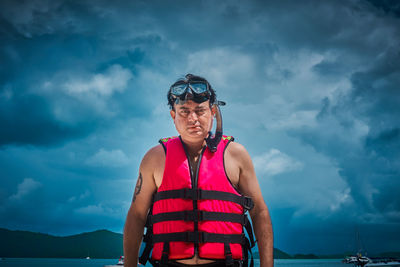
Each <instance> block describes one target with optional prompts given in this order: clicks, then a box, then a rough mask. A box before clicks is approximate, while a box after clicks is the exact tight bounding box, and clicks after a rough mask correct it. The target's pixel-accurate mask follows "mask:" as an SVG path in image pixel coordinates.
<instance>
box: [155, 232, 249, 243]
mask: <svg viewBox="0 0 400 267" xmlns="http://www.w3.org/2000/svg"><path fill="white" fill-rule="evenodd" d="M245 240H246V237H245V235H244V234H229V235H228V234H214V233H206V232H199V233H195V232H179V233H168V234H154V235H153V236H152V241H153V243H159V242H174V241H178V242H179V241H182V242H190V243H227V242H228V243H239V244H245Z"/></svg>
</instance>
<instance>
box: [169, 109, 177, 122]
mask: <svg viewBox="0 0 400 267" xmlns="http://www.w3.org/2000/svg"><path fill="white" fill-rule="evenodd" d="M169 114H171V118H172V119H173V120H174V121H175V116H176V112H175V110H173V109H171V110H170V111H169Z"/></svg>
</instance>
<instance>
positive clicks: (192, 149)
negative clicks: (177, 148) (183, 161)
mask: <svg viewBox="0 0 400 267" xmlns="http://www.w3.org/2000/svg"><path fill="white" fill-rule="evenodd" d="M182 141H183V143H185V146H186V150H187V152H188V154H189V156H192V157H196V156H198V155H200V153H201V150H202V149H203V147H204V146H205V144H206V142H205V141H204V140H199V141H197V142H196V141H195V142H193V141H188V140H183V139H182Z"/></svg>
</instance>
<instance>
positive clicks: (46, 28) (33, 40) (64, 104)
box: [0, 1, 157, 146]
mask: <svg viewBox="0 0 400 267" xmlns="http://www.w3.org/2000/svg"><path fill="white" fill-rule="evenodd" d="M2 7H3V8H1V10H2V12H1V13H0V14H1V19H0V27H1V33H2V38H1V39H0V59H1V62H2V64H1V66H0V104H1V115H0V125H1V127H2V128H4V131H2V132H1V134H0V146H2V145H7V144H32V145H55V144H60V143H64V142H66V141H68V140H72V139H75V138H79V137H83V136H86V135H88V134H89V133H91V132H93V131H95V130H96V129H97V128H98V127H99V124H100V123H99V120H100V119H101V120H103V122H102V125H103V127H104V125H106V124H110V123H113V121H112V120H111V119H112V118H110V117H109V116H108V117H104V114H98V113H96V112H94V111H93V106H92V107H91V106H90V105H88V103H87V102H86V103H85V102H83V103H82V101H83V100H82V99H83V97H85V98H87V97H88V96H83V97H81V98H80V99H77V96H76V95H75V96H71V95H70V94H68V92H65V91H66V89H65V87H66V84H67V83H68V82H70V83H72V84H75V85H76V84H77V82H74V81H76V80H77V79H78V80H79V79H80V80H82V81H83V80H85V79H90V78H91V77H93V78H92V79H96V76H94V75H95V74H100V75H102V74H104V72H107V69H108V68H110V66H121V67H122V70H123V71H125V70H126V71H129V72H131V73H135V72H136V68H137V66H138V64H139V63H140V62H142V61H143V60H144V59H145V52H144V51H143V50H142V49H141V48H140V47H136V46H138V45H144V44H145V45H152V43H154V42H155V41H154V38H157V37H151V36H150V38H148V37H145V36H143V37H139V38H134V39H133V40H132V41H131V40H130V43H129V45H128V44H127V45H126V46H125V47H123V46H122V48H121V49H118V50H117V51H115V49H114V47H113V46H114V45H115V41H114V42H113V41H112V40H111V39H110V38H107V37H106V36H101V35H99V34H96V33H95V32H94V31H95V29H96V27H97V26H96V25H95V23H97V22H98V23H103V24H104V27H106V25H107V23H105V22H103V20H102V19H101V16H100V15H99V14H98V13H96V12H95V11H93V10H92V9H90V10H89V8H86V7H84V6H80V5H78V4H71V3H62V2H49V3H43V2H42V1H39V2H37V3H36V4H35V3H31V2H26V3H25V2H12V1H10V2H7V1H5V2H2ZM90 12H93V13H90ZM91 15H93V18H92V17H91ZM88 18H91V19H90V20H89V19H88ZM83 32H85V33H86V34H84V35H82V33H83ZM78 33H79V34H78ZM104 38H106V40H104ZM108 39H110V40H108ZM130 47H131V48H130ZM92 73H94V74H92ZM106 78H107V77H106ZM130 80H131V81H130V83H129V84H127V85H126V87H127V86H130V87H131V89H133V88H135V87H137V86H135V84H134V81H133V80H132V79H130ZM93 81H95V80H93ZM46 86H47V88H44V87H46ZM93 86H95V85H93ZM93 90H94V89H93ZM141 96H142V92H140V91H138V90H136V91H133V90H125V92H123V93H122V95H121V94H113V95H112V96H111V97H107V99H100V98H101V97H102V96H100V97H95V98H96V99H95V100H97V102H99V101H100V102H101V103H100V102H99V103H100V104H102V105H105V106H106V107H105V109H108V110H109V111H110V112H114V113H115V112H117V113H118V112H120V111H122V110H123V109H122V108H121V107H124V106H125V107H129V106H132V104H135V105H136V107H137V109H134V108H133V109H132V108H131V109H128V108H127V109H126V110H124V112H123V113H122V117H124V116H127V117H129V116H138V115H140V116H142V115H143V114H145V113H146V107H145V104H146V103H145V102H143V100H142V101H140V98H141ZM91 97H92V98H93V97H94V96H91ZM103 98H104V97H103ZM95 100H93V99H92V100H91V103H92V104H93V101H95ZM85 101H90V99H89V100H85ZM106 103H107V104H106ZM82 104H83V105H82ZM117 105H118V108H117V107H116V106H117ZM139 107H143V108H142V109H139ZM61 109H62V110H66V111H64V113H68V117H69V118H72V119H68V120H67V121H65V118H60V116H58V115H57V114H56V113H55V112H56V110H61ZM118 110H120V111H118ZM139 110H140V111H139ZM137 111H139V112H137ZM71 120H72V121H71Z"/></svg>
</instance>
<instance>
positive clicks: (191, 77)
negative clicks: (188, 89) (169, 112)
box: [167, 73, 217, 109]
mask: <svg viewBox="0 0 400 267" xmlns="http://www.w3.org/2000/svg"><path fill="white" fill-rule="evenodd" d="M182 81H184V82H186V83H190V82H192V81H196V82H199V81H200V82H205V83H207V85H208V88H209V90H210V99H209V100H210V107H211V106H212V105H213V104H214V103H215V101H216V100H217V95H216V94H215V91H214V89H213V88H212V86H211V84H210V83H209V82H208V81H207V80H206V79H205V78H203V77H201V76H197V75H193V74H190V73H188V74H186V75H185V77H184V78H180V79H178V80H177V81H176V82H174V83H173V84H172V85H171V87H172V86H173V85H175V84H176V83H179V82H182ZM171 87H170V88H169V90H168V94H167V98H168V105H169V108H170V109H174V104H175V99H174V98H173V97H172V94H171Z"/></svg>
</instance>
